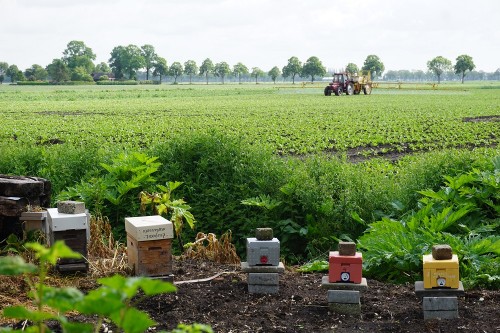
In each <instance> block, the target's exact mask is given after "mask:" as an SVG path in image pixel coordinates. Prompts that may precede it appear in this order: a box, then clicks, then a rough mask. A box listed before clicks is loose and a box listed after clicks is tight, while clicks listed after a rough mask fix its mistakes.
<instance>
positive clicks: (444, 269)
mask: <svg viewBox="0 0 500 333" xmlns="http://www.w3.org/2000/svg"><path fill="white" fill-rule="evenodd" d="M423 266H424V288H425V289H430V288H452V289H457V288H458V287H459V284H460V279H459V270H458V257H457V255H456V254H454V255H453V256H452V258H451V259H447V260H437V259H434V258H433V257H432V254H428V255H424V256H423Z"/></svg>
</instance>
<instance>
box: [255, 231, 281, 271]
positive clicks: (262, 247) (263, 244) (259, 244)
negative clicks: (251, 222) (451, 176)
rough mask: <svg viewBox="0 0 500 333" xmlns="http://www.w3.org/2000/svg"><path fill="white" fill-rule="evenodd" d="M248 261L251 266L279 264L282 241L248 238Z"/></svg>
mask: <svg viewBox="0 0 500 333" xmlns="http://www.w3.org/2000/svg"><path fill="white" fill-rule="evenodd" d="M247 263H248V265H249V266H278V265H279V263H280V241H279V240H278V239H277V238H273V239H272V240H266V241H264V240H257V238H247Z"/></svg>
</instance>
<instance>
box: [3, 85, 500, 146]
mask: <svg viewBox="0 0 500 333" xmlns="http://www.w3.org/2000/svg"><path fill="white" fill-rule="evenodd" d="M24 88H25V87H2V88H1V89H0V120H1V124H2V126H1V127H0V143H7V142H10V143H16V144H20V145H27V146H29V145H33V144H38V145H40V144H58V143H67V144H74V145H87V144H91V145H95V144H97V145H101V146H106V145H122V146H125V147H142V146H147V145H150V144H154V143H156V142H160V141H165V140H168V139H169V138H171V137H172V136H173V135H189V134H190V133H192V132H193V131H196V132H211V131H220V132H223V133H225V134H227V135H232V136H236V137H238V138H240V139H241V140H243V141H247V142H251V143H258V144H261V145H263V146H266V147H268V148H269V149H273V150H274V151H275V152H276V153H278V154H282V155H289V154H292V155H297V154H298V155H301V154H310V153H317V152H335V153H337V152H347V151H348V150H350V149H356V148H359V147H366V148H377V149H378V151H396V152H397V151H416V150H432V149H441V148H446V147H473V146H495V145H497V144H498V140H499V138H498V136H499V135H500V122H498V119H497V118H490V119H489V121H474V122H472V121H466V120H467V119H469V118H479V119H481V117H488V116H498V115H500V90H499V89H488V90H482V89H473V88H471V89H468V90H467V89H466V90H464V91H460V92H457V91H450V92H443V91H426V92H425V93H422V92H420V93H418V94H414V93H412V92H411V91H410V92H408V93H404V92H400V91H398V92H397V93H395V94H391V93H389V92H390V90H389V91H387V90H384V91H383V93H377V92H378V91H377V90H375V91H374V93H373V94H372V95H370V96H364V95H362V96H352V97H347V96H343V97H338V98H335V97H325V96H322V94H321V89H320V88H318V89H313V88H309V89H301V88H295V89H290V88H288V89H284V88H282V89H280V88H275V87H271V86H262V87H260V86H259V87H251V88H249V87H234V86H232V87H224V86H209V87H204V86H196V87H194V88H193V87H187V86H181V87H170V86H167V87H164V86H162V87H158V86H155V87H144V86H141V87H135V86H134V87H125V88H124V87H112V88H111V89H110V88H109V87H107V88H102V87H71V88H65V89H63V90H61V88H60V87H36V88H30V89H27V90H24ZM316 90H317V93H315V92H316ZM485 119H488V118H485ZM367 151H368V152H369V151H370V150H369V149H365V150H364V152H367Z"/></svg>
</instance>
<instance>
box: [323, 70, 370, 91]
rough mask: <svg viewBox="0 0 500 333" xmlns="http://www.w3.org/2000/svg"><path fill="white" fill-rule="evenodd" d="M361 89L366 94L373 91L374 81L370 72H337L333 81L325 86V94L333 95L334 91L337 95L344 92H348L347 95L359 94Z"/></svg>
mask: <svg viewBox="0 0 500 333" xmlns="http://www.w3.org/2000/svg"><path fill="white" fill-rule="evenodd" d="M361 90H363V93H364V94H365V95H370V94H371V93H372V82H371V81H370V75H369V74H367V75H361V76H357V75H356V76H353V75H351V74H349V73H335V74H333V80H332V82H330V84H328V85H327V86H326V87H325V96H331V95H332V92H333V93H334V94H335V95H336V96H340V95H342V94H343V93H346V95H353V94H354V95H359V93H360V92H361Z"/></svg>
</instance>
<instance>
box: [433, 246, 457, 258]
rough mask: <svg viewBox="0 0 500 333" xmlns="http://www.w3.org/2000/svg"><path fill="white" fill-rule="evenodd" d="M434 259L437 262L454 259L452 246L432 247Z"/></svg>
mask: <svg viewBox="0 0 500 333" xmlns="http://www.w3.org/2000/svg"><path fill="white" fill-rule="evenodd" d="M432 257H433V258H434V259H436V260H450V259H451V258H452V257H453V252H452V251H451V246H449V245H444V244H441V245H434V246H433V247H432Z"/></svg>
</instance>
